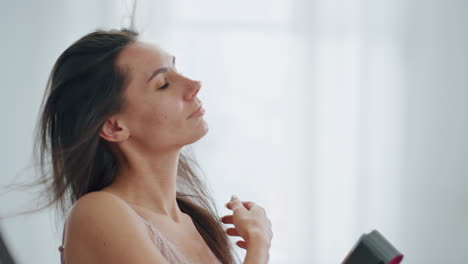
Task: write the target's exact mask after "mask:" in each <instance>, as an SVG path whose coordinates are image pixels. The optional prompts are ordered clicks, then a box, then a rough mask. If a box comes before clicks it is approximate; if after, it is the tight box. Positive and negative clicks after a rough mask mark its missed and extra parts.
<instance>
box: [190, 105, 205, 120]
mask: <svg viewBox="0 0 468 264" xmlns="http://www.w3.org/2000/svg"><path fill="white" fill-rule="evenodd" d="M204 114H205V109H204V108H203V104H200V106H198V108H197V110H195V112H193V113H192V114H191V115H190V116H189V117H188V118H191V117H197V116H202V115H204Z"/></svg>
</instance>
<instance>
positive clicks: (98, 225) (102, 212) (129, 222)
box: [64, 192, 167, 264]
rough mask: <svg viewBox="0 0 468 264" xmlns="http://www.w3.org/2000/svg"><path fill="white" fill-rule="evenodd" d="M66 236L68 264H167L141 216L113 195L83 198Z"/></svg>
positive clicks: (69, 223) (69, 221) (97, 194)
mask: <svg viewBox="0 0 468 264" xmlns="http://www.w3.org/2000/svg"><path fill="white" fill-rule="evenodd" d="M65 234H66V235H65V250H64V254H65V260H66V263H67V264H70V263H71V264H73V263H167V262H166V261H165V259H164V257H163V256H162V255H161V253H160V251H159V250H158V249H157V247H156V246H155V245H154V244H153V243H152V241H151V238H150V236H149V235H148V232H147V229H146V227H145V225H144V224H143V223H142V221H141V219H139V218H138V215H137V214H136V213H135V212H134V211H133V209H132V208H131V207H129V206H128V205H127V204H126V203H125V201H123V200H122V199H120V198H118V197H117V196H115V195H112V194H110V193H106V192H92V193H89V194H86V195H84V196H83V197H81V198H80V199H79V200H78V201H77V202H76V203H75V204H74V206H73V208H72V210H71V212H70V214H69V216H68V218H67V226H66V232H65Z"/></svg>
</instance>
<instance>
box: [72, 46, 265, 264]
mask: <svg viewBox="0 0 468 264" xmlns="http://www.w3.org/2000/svg"><path fill="white" fill-rule="evenodd" d="M117 65H118V66H120V67H122V68H124V69H126V70H127V72H126V74H128V75H129V76H130V81H129V83H128V87H127V89H126V91H125V95H124V96H125V98H126V100H127V104H126V107H125V108H124V109H123V110H122V111H121V112H120V113H118V114H116V115H114V116H112V117H110V118H109V119H108V120H107V122H106V123H105V125H104V126H103V128H102V130H101V137H102V138H104V139H105V140H107V141H108V142H110V143H111V148H112V151H113V152H114V154H115V155H116V157H117V160H118V164H119V173H118V175H117V177H116V179H115V181H114V182H113V183H112V184H111V185H109V186H108V187H106V188H104V189H103V190H102V191H99V192H94V193H90V194H87V195H85V196H83V197H82V198H81V199H80V200H78V201H77V203H76V204H75V205H74V207H73V209H72V211H71V214H70V216H69V218H68V224H67V231H66V239H65V245H66V246H65V252H64V255H65V258H66V262H67V263H150V262H151V263H166V262H165V259H164V258H163V257H162V255H161V254H160V252H158V250H157V249H156V247H154V245H153V242H152V241H151V239H150V236H149V235H148V232H147V230H146V229H145V228H146V226H145V225H144V224H143V223H142V221H141V218H140V217H143V218H144V219H145V220H147V221H149V222H151V223H152V224H153V225H154V226H155V227H156V228H157V229H158V230H159V231H160V232H161V233H162V234H163V235H164V236H165V237H166V238H167V239H169V240H170V241H171V242H173V243H174V244H176V245H177V246H178V247H179V248H180V249H181V251H182V254H183V255H184V256H185V257H187V258H188V259H190V260H191V261H193V263H214V262H215V258H214V255H213V254H212V252H211V250H210V249H209V247H208V246H207V245H206V243H205V242H204V240H203V238H202V237H201V235H200V234H199V233H198V231H197V230H196V228H195V225H194V223H193V222H192V220H191V218H190V216H188V215H187V214H185V213H183V212H182V211H181V210H180V208H179V207H178V205H177V202H176V176H177V166H178V160H179V155H180V152H181V150H182V148H183V146H185V145H188V144H191V143H193V142H195V141H197V140H199V139H200V138H202V137H203V136H204V135H205V134H206V133H207V132H208V126H207V124H206V122H205V120H204V119H203V116H193V115H192V114H193V113H194V112H195V110H196V109H197V108H198V107H199V106H200V104H201V101H200V100H199V99H198V98H197V94H198V92H199V90H200V88H201V83H200V82H199V81H194V80H191V79H189V78H186V77H185V76H183V75H181V74H179V73H178V72H177V71H176V69H175V58H174V57H173V56H171V55H169V54H167V53H166V52H164V51H162V50H161V49H159V48H158V47H156V46H152V45H149V44H145V43H141V42H136V43H133V44H130V45H128V46H127V47H125V48H124V50H123V51H122V52H121V54H119V57H118V58H117ZM160 69H162V70H160ZM158 72H159V73H158ZM155 73H158V74H155ZM227 207H228V208H229V209H231V210H233V215H228V216H225V217H223V218H222V221H223V222H224V223H226V224H234V228H230V229H228V230H227V231H226V232H227V234H228V235H232V236H240V237H242V238H243V239H244V241H241V242H238V243H237V245H238V246H239V247H242V248H244V249H247V256H246V259H245V262H244V263H267V262H268V251H269V248H270V241H271V238H272V232H271V222H270V221H269V220H268V218H267V217H266V214H265V212H264V210H263V208H261V207H260V206H258V205H256V204H255V203H253V202H245V203H242V202H241V201H240V200H238V199H234V200H233V201H231V202H230V203H229V204H228V205H227ZM116 219H118V221H117V220H116ZM122 227H125V228H122ZM122 238H125V239H122ZM137 241H138V242H137ZM142 241H143V243H144V245H141V244H142ZM129 252H138V254H136V253H129Z"/></svg>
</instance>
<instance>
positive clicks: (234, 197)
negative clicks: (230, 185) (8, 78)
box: [231, 194, 239, 201]
mask: <svg viewBox="0 0 468 264" xmlns="http://www.w3.org/2000/svg"><path fill="white" fill-rule="evenodd" d="M234 199H239V198H238V197H237V196H236V195H234V194H233V195H232V196H231V201H232V200H234Z"/></svg>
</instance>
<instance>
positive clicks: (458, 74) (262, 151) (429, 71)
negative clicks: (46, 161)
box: [0, 0, 468, 264]
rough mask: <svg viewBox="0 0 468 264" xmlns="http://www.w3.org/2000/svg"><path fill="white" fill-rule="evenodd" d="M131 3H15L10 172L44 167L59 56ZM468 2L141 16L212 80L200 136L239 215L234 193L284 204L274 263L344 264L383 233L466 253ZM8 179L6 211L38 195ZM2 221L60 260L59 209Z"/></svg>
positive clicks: (411, 249)
mask: <svg viewBox="0 0 468 264" xmlns="http://www.w3.org/2000/svg"><path fill="white" fill-rule="evenodd" d="M130 10H131V4H130V3H128V2H123V1H112V0H105V1H104V0H101V1H91V0H86V1H58V0H56V1H53V0H47V1H2V2H1V6H0V22H1V24H2V26H3V27H2V34H1V49H0V58H1V63H0V67H1V68H0V70H1V71H0V72H1V83H2V86H1V92H2V93H1V97H0V98H1V104H0V113H1V115H2V129H1V140H2V145H1V146H2V147H1V148H0V153H1V154H0V155H1V156H0V157H1V159H0V160H1V168H2V173H1V174H0V184H2V185H3V186H5V185H6V184H8V183H10V182H11V181H12V180H14V179H17V178H18V177H24V178H25V179H30V178H31V177H32V170H31V169H28V168H27V167H28V166H29V165H31V163H30V162H31V149H32V132H33V128H34V125H35V122H36V118H37V114H38V113H37V112H38V109H39V104H40V100H41V98H42V95H43V92H44V88H45V83H46V80H47V77H48V74H49V72H50V70H51V68H52V65H53V63H54V62H55V60H56V59H57V57H58V56H59V54H60V53H61V52H62V51H63V50H64V49H65V48H66V47H68V46H69V45H70V44H71V43H72V42H73V41H75V40H76V39H78V38H79V37H81V36H82V35H84V34H86V33H88V32H90V31H92V30H94V29H96V28H98V27H105V28H114V27H115V28H120V27H121V26H126V25H128V23H129V19H128V16H129V14H130ZM467 12H468V2H466V1H462V0H460V1H456V0H444V1H442V0H439V1H435V0H432V1H422V0H410V1H403V0H395V1H389V0H387V1H384V0H372V1H371V0H361V1H359V0H326V1H325V0H320V1H319V0H315V1H306V0H290V1H287V0H275V1H272V0H270V1H266V0H262V1H258V0H257V1H247V0H238V1H219V0H218V1H214V0H203V1H196V0H177V1H146V2H145V1H139V5H138V8H137V17H136V24H137V28H138V29H139V30H140V31H141V32H142V37H143V39H144V40H146V41H151V42H153V43H156V44H158V45H160V46H161V47H163V48H164V49H166V50H167V51H169V52H171V53H172V54H174V55H175V56H177V64H178V68H179V69H180V70H181V71H182V72H183V73H184V74H185V75H187V76H189V77H192V78H194V79H199V80H201V81H202V82H203V88H202V90H201V93H200V97H201V99H202V101H203V102H204V107H205V109H206V110H207V112H206V115H205V119H206V120H207V122H208V125H209V128H210V131H209V133H208V134H207V135H206V136H205V137H204V138H203V139H201V140H200V141H198V142H197V143H195V144H194V150H195V152H196V154H197V158H198V161H199V163H200V164H201V167H202V168H203V170H204V171H205V174H206V178H207V182H208V185H209V186H210V188H211V190H212V193H213V195H214V198H215V200H216V202H217V206H218V209H219V212H220V214H221V215H224V214H227V213H229V212H230V211H229V210H227V209H225V208H224V203H226V202H227V201H228V199H229V197H230V196H231V194H237V195H238V196H239V197H240V198H241V199H242V200H252V201H255V202H257V203H259V204H260V205H262V206H263V207H264V208H265V209H266V210H267V213H268V215H269V217H270V219H271V220H272V222H273V229H274V230H273V232H274V240H273V244H272V248H271V258H270V259H271V263H274V264H276V263H324V264H328V263H330V264H331V263H341V261H342V260H343V258H344V257H345V256H346V254H347V253H348V251H349V249H350V248H351V247H352V246H353V245H354V243H355V241H356V240H357V239H358V238H359V236H360V235H361V234H362V233H365V232H369V231H371V230H372V229H378V230H379V231H380V232H381V233H382V234H384V235H385V236H386V237H387V238H388V239H389V240H390V241H391V242H392V243H393V244H394V245H395V246H396V247H397V248H398V249H399V250H400V251H401V252H402V253H404V254H405V259H404V261H403V263H416V264H429V263H464V262H466V260H467V259H468V243H467V242H466V239H467V237H468V226H467V223H468V207H467V204H468V175H467V174H468V173H467V171H468V153H467V152H468V151H467V150H468V141H467V139H466V135H467V134H468V115H467V112H468V106H467V104H466V101H467V100H468V87H467V83H468V82H467V81H468V77H467V74H466V73H467V69H468V67H467V66H468V65H467V61H468V54H467V48H466V47H468V30H467V29H466V24H467V22H468V18H467V17H466V14H467ZM1 190H2V192H3V193H2V194H3V195H1V196H0V213H1V214H2V215H4V214H7V213H11V212H16V211H20V210H22V209H27V208H28V207H27V206H28V205H31V203H30V202H29V201H31V200H33V199H35V196H34V193H32V192H10V193H4V192H5V191H4V190H5V189H4V188H2V189H1ZM0 224H1V228H2V233H3V234H4V235H5V238H6V239H7V242H8V245H9V246H10V248H11V250H12V251H13V253H14V254H15V257H16V258H17V260H18V262H19V263H59V254H58V250H57V247H58V245H59V244H60V239H61V224H62V223H61V220H60V219H55V218H54V215H53V211H52V210H46V211H43V212H42V213H39V214H29V215H24V216H19V217H15V218H7V219H4V220H2V222H1V223H0ZM233 241H236V239H233ZM239 252H243V251H242V250H240V251H239Z"/></svg>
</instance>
